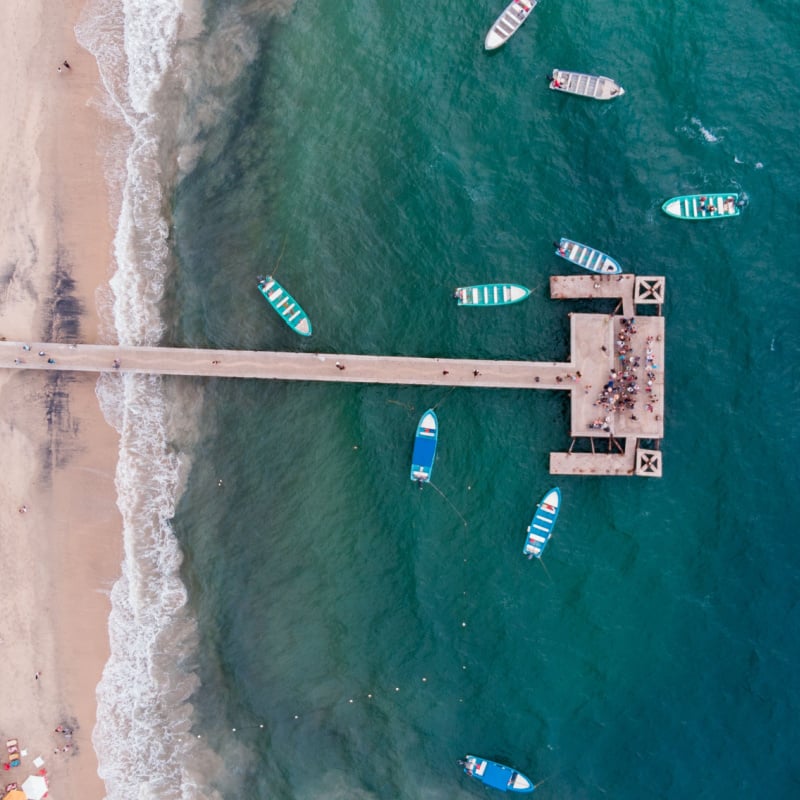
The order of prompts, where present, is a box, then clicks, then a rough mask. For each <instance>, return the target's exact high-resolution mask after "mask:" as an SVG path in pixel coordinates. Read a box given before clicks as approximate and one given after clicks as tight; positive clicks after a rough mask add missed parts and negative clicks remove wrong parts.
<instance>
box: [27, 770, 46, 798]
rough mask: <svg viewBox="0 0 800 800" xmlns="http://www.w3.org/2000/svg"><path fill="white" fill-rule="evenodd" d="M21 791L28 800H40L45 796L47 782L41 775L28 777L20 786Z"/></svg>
mask: <svg viewBox="0 0 800 800" xmlns="http://www.w3.org/2000/svg"><path fill="white" fill-rule="evenodd" d="M22 791H23V792H25V797H27V798H28V800H42V798H43V797H44V796H45V795H46V794H47V781H46V780H45V779H44V778H43V777H42V776H41V775H28V777H27V778H25V783H23V784H22Z"/></svg>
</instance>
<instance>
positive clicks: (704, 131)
mask: <svg viewBox="0 0 800 800" xmlns="http://www.w3.org/2000/svg"><path fill="white" fill-rule="evenodd" d="M692 125H694V126H695V127H696V128H697V130H698V131H699V133H700V135H701V136H702V137H703V138H704V139H705V140H706V141H707V142H712V143H715V142H718V141H719V140H720V138H721V137H719V136H717V135H716V134H715V133H713V132H712V131H711V130H709V129H708V128H706V127H705V125H703V123H702V121H701V120H700V119H699V118H698V117H692Z"/></svg>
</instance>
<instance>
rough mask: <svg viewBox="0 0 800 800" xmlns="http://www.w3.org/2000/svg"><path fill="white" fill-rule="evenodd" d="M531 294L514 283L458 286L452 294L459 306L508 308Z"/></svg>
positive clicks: (528, 290)
mask: <svg viewBox="0 0 800 800" xmlns="http://www.w3.org/2000/svg"><path fill="white" fill-rule="evenodd" d="M530 293H531V290H530V289H526V288H525V287H524V286H520V285H519V284H516V283H480V284H478V285H477V286H459V287H458V288H457V289H456V290H455V292H454V293H453V297H455V298H456V300H458V304H459V305H460V306H508V305H511V303H519V302H520V301H521V300H524V299H525V298H526V297H527V296H528V295H529V294H530Z"/></svg>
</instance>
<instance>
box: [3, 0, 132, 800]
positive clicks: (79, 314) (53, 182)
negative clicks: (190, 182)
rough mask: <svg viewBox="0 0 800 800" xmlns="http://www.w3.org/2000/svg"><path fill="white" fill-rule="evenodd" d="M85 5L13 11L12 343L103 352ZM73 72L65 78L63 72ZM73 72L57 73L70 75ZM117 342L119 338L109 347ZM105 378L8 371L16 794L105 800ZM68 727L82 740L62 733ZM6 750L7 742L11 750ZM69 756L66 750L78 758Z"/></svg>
mask: <svg viewBox="0 0 800 800" xmlns="http://www.w3.org/2000/svg"><path fill="white" fill-rule="evenodd" d="M81 6H82V4H81V3H73V2H69V0H68V2H66V3H63V4H55V5H53V4H47V5H45V4H44V2H43V0H33V2H31V0H9V2H8V3H6V4H5V6H4V12H5V13H4V24H3V25H2V26H0V46H2V48H3V52H4V54H5V56H6V80H5V81H3V82H2V86H0V107H2V108H3V109H4V111H5V113H4V115H3V116H4V124H3V126H0V163H1V164H2V169H0V176H1V177H0V186H2V189H3V191H2V192H0V265H2V269H1V270H0V281H2V284H1V285H0V289H1V291H0V336H3V337H4V338H6V339H21V340H25V341H27V340H28V339H36V338H45V339H48V340H54V341H61V342H72V341H75V342H77V341H83V342H98V341H102V339H101V338H100V334H99V331H100V330H101V329H103V330H108V329H109V328H108V327H107V323H106V324H105V325H104V323H103V315H102V312H101V310H99V309H98V307H97V303H96V299H95V298H96V296H97V291H98V288H101V287H103V286H104V284H105V283H106V281H107V279H108V277H109V273H110V268H111V267H110V265H111V256H110V253H111V227H110V224H109V212H108V197H107V189H106V184H105V179H104V175H103V172H102V167H103V159H102V155H101V151H100V145H101V143H102V142H103V141H107V139H108V135H109V133H110V130H109V123H108V121H107V120H105V119H103V118H102V117H101V116H100V114H99V113H98V110H97V104H96V102H95V103H90V102H89V101H90V100H94V101H97V100H99V99H100V97H101V91H100V87H99V77H98V74H97V68H96V65H95V62H94V59H93V58H92V57H91V56H90V55H89V54H88V53H86V52H85V51H84V50H82V49H81V48H80V47H79V45H78V44H77V43H76V41H75V34H74V27H75V23H76V21H77V19H78V15H79V13H80V11H81ZM64 60H67V61H68V62H69V65H70V68H69V69H68V68H67V67H66V66H64V65H63V61H64ZM59 67H60V71H59ZM106 341H107V339H106ZM95 385H96V376H92V375H76V374H74V373H73V374H61V375H55V374H44V373H27V374H21V373H14V372H13V371H7V370H4V371H2V372H0V409H2V413H0V450H1V451H2V456H1V457H0V465H2V469H3V472H4V480H3V481H2V482H0V545H1V546H2V552H3V555H4V578H5V580H4V581H3V582H2V588H0V602H2V607H3V611H4V613H3V620H2V623H0V639H1V640H2V643H1V644H0V646H1V647H2V654H3V660H4V672H3V674H4V678H5V680H4V681H3V684H2V687H0V732H1V733H2V734H4V735H5V737H6V738H16V739H18V740H19V743H20V746H21V748H22V749H23V751H25V754H24V755H23V758H22V764H21V766H19V767H14V768H11V769H9V770H8V771H6V772H5V773H4V775H3V778H4V781H3V786H5V785H6V784H7V783H9V782H12V781H17V782H19V783H21V782H22V781H23V780H24V779H25V778H26V777H27V776H28V775H29V774H32V773H35V772H38V771H39V769H40V768H39V767H37V766H35V765H34V763H33V759H34V758H36V757H41V758H42V759H43V760H44V766H43V769H45V770H46V771H47V777H48V780H49V781H50V794H51V795H52V796H55V797H83V798H87V800H100V798H103V797H105V787H104V785H103V782H102V781H101V780H100V778H99V777H98V775H97V759H96V757H95V754H94V750H93V748H92V742H91V735H92V729H93V727H94V723H95V716H96V699H95V688H96V686H97V684H98V682H99V680H100V676H101V673H102V669H103V666H104V664H105V662H106V660H107V658H108V633H107V623H108V611H109V599H108V592H109V590H110V587H111V585H112V584H113V582H114V580H115V579H116V577H117V575H118V573H119V566H120V561H121V534H120V531H121V521H120V518H119V513H118V511H117V508H116V496H115V488H114V471H115V468H116V461H117V451H118V439H117V435H116V432H115V431H113V430H112V429H111V428H110V427H109V426H108V424H107V423H106V422H105V420H104V419H103V417H102V415H101V413H100V410H99V406H98V403H97V399H96V397H95ZM63 723H66V724H67V725H68V726H70V727H73V728H74V733H73V735H72V736H71V737H67V736H65V735H64V734H61V733H57V732H56V731H55V728H56V726H57V725H59V724H63ZM4 744H5V743H2V744H0V746H4ZM65 748H66V749H65Z"/></svg>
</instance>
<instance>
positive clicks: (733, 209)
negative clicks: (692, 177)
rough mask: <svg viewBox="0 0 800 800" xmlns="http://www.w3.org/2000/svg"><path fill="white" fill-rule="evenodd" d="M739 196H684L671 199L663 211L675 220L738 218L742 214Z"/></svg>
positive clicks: (696, 220) (695, 220)
mask: <svg viewBox="0 0 800 800" xmlns="http://www.w3.org/2000/svg"><path fill="white" fill-rule="evenodd" d="M740 202H741V201H740V197H739V195H738V194H735V193H734V194H730V193H729V194H720V193H718V192H717V193H709V194H682V195H678V196H677V197H670V199H669V200H667V201H666V202H664V204H663V205H662V206H661V210H662V211H663V212H664V213H665V214H668V215H669V216H670V217H675V219H688V220H692V221H693V222H698V221H700V220H705V219H723V218H725V217H738V216H739V214H741V213H742V208H741V205H740Z"/></svg>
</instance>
